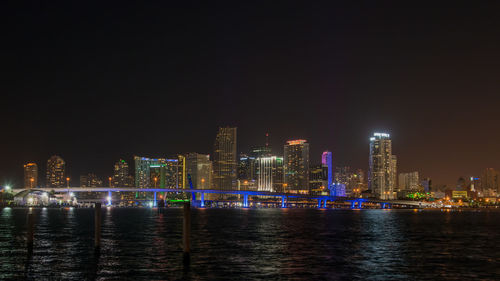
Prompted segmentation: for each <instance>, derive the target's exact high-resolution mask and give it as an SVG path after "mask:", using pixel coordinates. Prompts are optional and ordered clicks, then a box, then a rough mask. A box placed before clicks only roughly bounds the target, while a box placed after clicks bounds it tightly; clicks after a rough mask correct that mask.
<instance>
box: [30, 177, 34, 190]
mask: <svg viewBox="0 0 500 281" xmlns="http://www.w3.org/2000/svg"><path fill="white" fill-rule="evenodd" d="M34 181H35V179H34V178H30V188H31V189H33V182H34Z"/></svg>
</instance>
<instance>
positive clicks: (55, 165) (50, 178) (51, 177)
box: [47, 155, 66, 187]
mask: <svg viewBox="0 0 500 281" xmlns="http://www.w3.org/2000/svg"><path fill="white" fill-rule="evenodd" d="M65 173H66V163H65V162H64V160H63V159H62V158H61V157H59V156H57V155H54V156H52V157H50V159H49V160H48V161H47V187H64V186H65V183H66V179H65Z"/></svg>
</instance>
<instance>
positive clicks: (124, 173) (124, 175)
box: [112, 159, 130, 187]
mask: <svg viewBox="0 0 500 281" xmlns="http://www.w3.org/2000/svg"><path fill="white" fill-rule="evenodd" d="M112 182H113V186H115V187H129V186H130V182H129V168H128V164H127V162H125V160H123V159H120V160H118V161H117V162H116V163H115V167H114V170H113V178H112Z"/></svg>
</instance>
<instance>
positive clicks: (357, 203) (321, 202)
mask: <svg viewBox="0 0 500 281" xmlns="http://www.w3.org/2000/svg"><path fill="white" fill-rule="evenodd" d="M29 190H31V191H42V192H47V193H50V192H55V193H78V192H106V193H108V205H111V198H112V193H113V192H134V193H135V192H142V193H144V192H147V193H153V205H154V206H156V202H157V196H156V195H157V193H158V192H161V193H191V194H193V201H194V194H200V200H199V201H200V204H199V206H200V207H202V208H203V207H205V194H206V193H208V194H225V195H240V196H243V202H242V203H243V207H244V208H248V207H249V202H248V197H249V196H267V197H275V198H281V207H282V208H286V203H287V201H288V200H287V199H288V198H297V199H305V200H317V202H318V208H326V207H327V202H328V201H330V202H349V203H350V204H351V208H352V209H361V208H362V206H363V204H364V203H374V204H380V207H381V208H382V209H385V208H391V207H392V205H400V206H411V207H427V206H428V205H429V204H428V203H424V202H417V201H410V200H382V199H376V198H353V197H338V196H328V195H307V194H298V193H280V192H269V191H256V190H217V189H177V188H135V187H59V188H36V189H13V190H12V191H13V193H14V194H20V192H25V193H26V191H29ZM28 193H29V192H28Z"/></svg>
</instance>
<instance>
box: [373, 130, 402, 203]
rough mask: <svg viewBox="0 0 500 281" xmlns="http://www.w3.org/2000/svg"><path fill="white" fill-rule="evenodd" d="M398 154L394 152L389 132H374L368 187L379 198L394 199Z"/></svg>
mask: <svg viewBox="0 0 500 281" xmlns="http://www.w3.org/2000/svg"><path fill="white" fill-rule="evenodd" d="M396 161H397V160H396V156H395V155H393V154H392V142H391V139H390V135H389V134H385V133H374V134H373V137H371V138H370V156H369V172H368V188H369V189H370V190H371V193H372V196H374V197H376V198H379V199H394V198H395V195H394V192H395V187H396V165H397V162H396Z"/></svg>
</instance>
